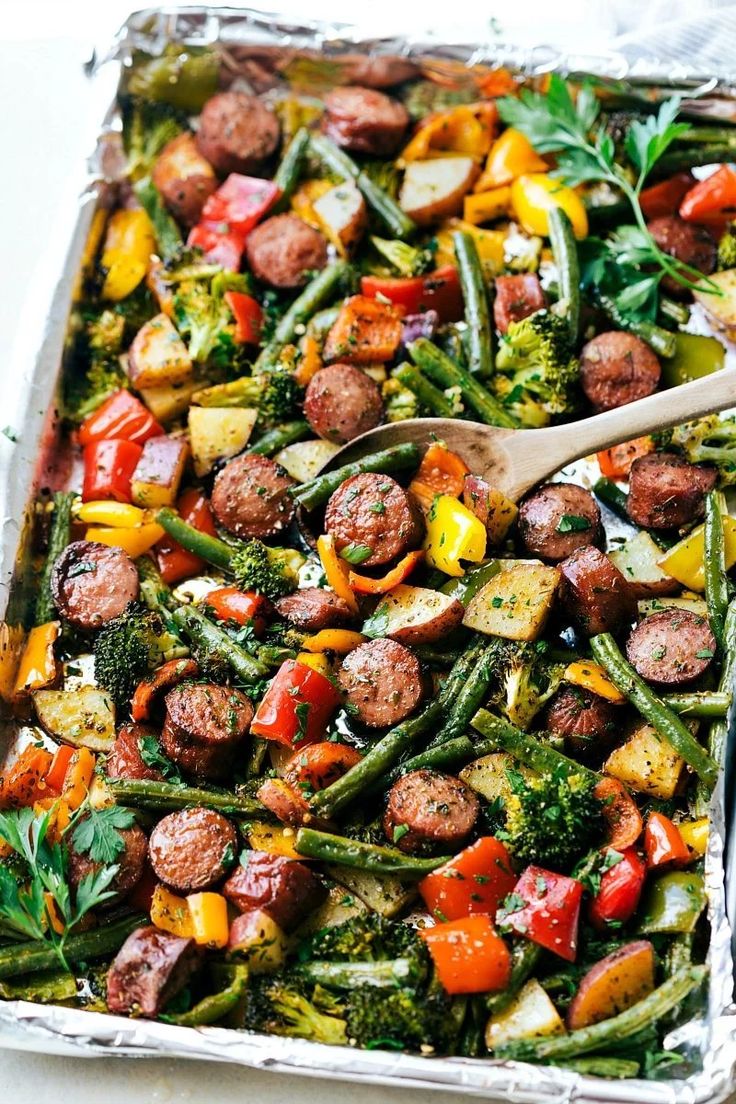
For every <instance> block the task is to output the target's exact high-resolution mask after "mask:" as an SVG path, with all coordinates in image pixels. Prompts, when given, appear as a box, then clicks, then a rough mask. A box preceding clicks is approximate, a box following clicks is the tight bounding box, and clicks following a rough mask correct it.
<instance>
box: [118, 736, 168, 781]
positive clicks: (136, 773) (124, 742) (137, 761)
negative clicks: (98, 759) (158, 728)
mask: <svg viewBox="0 0 736 1104" xmlns="http://www.w3.org/2000/svg"><path fill="white" fill-rule="evenodd" d="M144 736H149V737H153V739H154V740H156V742H158V736H157V735H156V733H155V732H154V731H153V729H151V728H146V727H145V726H144V725H138V724H130V725H125V727H124V728H121V729H120V731H119V732H118V734H117V736H116V738H115V743H114V744H113V745H112V747H111V748H110V751H109V752H108V755H107V760H106V762H105V773H106V774H107V776H108V778H148V779H150V781H152V782H161V781H162V780H163V777H164V776H163V775H162V774H161V771H158V770H156V768H155V767H149V766H148V765H147V764H146V762H145V761H144V759H143V757H142V755H141V744H140V741H141V739H142V738H143V737H144Z"/></svg>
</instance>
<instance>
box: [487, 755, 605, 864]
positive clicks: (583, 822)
mask: <svg viewBox="0 0 736 1104" xmlns="http://www.w3.org/2000/svg"><path fill="white" fill-rule="evenodd" d="M506 775H507V778H508V780H509V785H510V789H511V793H510V794H509V796H508V798H507V800H506V826H505V829H504V831H503V833H502V836H503V838H504V839H505V840H507V842H508V844H509V847H510V848H511V850H512V852H513V854H514V857H515V858H516V859H518V860H519V861H520V862H524V863H539V864H540V865H541V866H545V867H550V868H551V869H553V870H560V869H564V868H566V867H568V866H569V864H570V862H571V861H573V860H574V859H577V858H579V857H580V855H582V854H583V853H584V852H585V851H587V850H588V849H589V848H590V847H591V846H592V845H593V844H594V843H595V842H596V841H597V840H598V839H600V836H601V833H602V830H603V817H602V812H601V805H600V802H599V801H598V799H597V798H596V797H595V795H594V793H593V790H594V787H595V779H591V778H590V776H589V775H587V774H566V773H565V772H564V770H556V771H552V772H549V773H545V774H540V775H539V776H537V777H535V778H531V779H528V780H527V779H526V778H524V776H523V775H522V774H520V773H519V772H518V771H515V770H508V771H507V772H506Z"/></svg>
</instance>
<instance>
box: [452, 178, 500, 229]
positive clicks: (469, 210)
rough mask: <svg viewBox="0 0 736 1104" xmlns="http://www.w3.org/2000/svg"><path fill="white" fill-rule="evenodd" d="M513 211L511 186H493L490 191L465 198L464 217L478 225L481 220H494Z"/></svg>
mask: <svg viewBox="0 0 736 1104" xmlns="http://www.w3.org/2000/svg"><path fill="white" fill-rule="evenodd" d="M510 211H511V188H509V186H508V185H507V184H504V185H503V186H502V187H501V188H491V190H490V191H489V192H479V193H478V194H477V195H466V196H465V199H464V200H463V218H464V219H465V221H466V222H471V223H472V224H473V225H474V226H477V225H478V223H481V222H493V221H494V219H499V218H502V217H503V216H504V215H508V214H509V213H510Z"/></svg>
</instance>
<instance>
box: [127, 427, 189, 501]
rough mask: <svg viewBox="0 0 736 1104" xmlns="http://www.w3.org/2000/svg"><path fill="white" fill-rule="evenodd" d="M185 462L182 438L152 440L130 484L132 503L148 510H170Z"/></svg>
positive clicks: (187, 448)
mask: <svg viewBox="0 0 736 1104" xmlns="http://www.w3.org/2000/svg"><path fill="white" fill-rule="evenodd" d="M188 459H189V445H188V443H187V442H186V441H185V440H184V438H183V437H151V438H150V440H148V441H146V443H145V444H144V446H143V454H142V456H141V458H140V460H139V461H138V463H137V464H136V468H135V471H134V472H133V478H132V480H131V482H130V490H131V497H132V499H133V502H135V504H136V505H137V506H142V507H143V508H144V509H149V510H153V509H157V508H158V507H159V506H173V504H174V503H175V502H176V499H177V497H178V495H179V485H180V483H181V480H182V476H183V475H184V468H185V467H186V463H187V460H188Z"/></svg>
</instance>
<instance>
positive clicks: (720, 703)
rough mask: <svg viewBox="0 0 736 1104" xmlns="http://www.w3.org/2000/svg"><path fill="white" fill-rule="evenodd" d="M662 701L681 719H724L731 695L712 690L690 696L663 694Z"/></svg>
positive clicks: (701, 691)
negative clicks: (683, 717)
mask: <svg viewBox="0 0 736 1104" xmlns="http://www.w3.org/2000/svg"><path fill="white" fill-rule="evenodd" d="M662 701H663V702H664V703H665V705H668V706H669V708H670V709H671V710H672V712H673V713H677V714H678V715H679V716H681V717H682V716H687V717H725V716H726V714H727V713H728V707H729V705H730V704H731V695H730V693H728V694H727V693H722V692H720V691H714V690H700V691H694V692H692V693H690V694H664V695H663V697H662Z"/></svg>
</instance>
